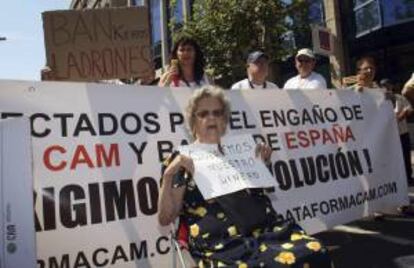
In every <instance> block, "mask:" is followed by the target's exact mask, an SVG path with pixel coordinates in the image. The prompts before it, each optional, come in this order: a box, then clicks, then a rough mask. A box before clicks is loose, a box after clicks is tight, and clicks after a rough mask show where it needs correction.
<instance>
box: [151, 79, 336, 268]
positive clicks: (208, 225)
mask: <svg viewBox="0 0 414 268" xmlns="http://www.w3.org/2000/svg"><path fill="white" fill-rule="evenodd" d="M186 116H187V122H188V123H189V127H190V130H191V134H192V136H193V138H194V143H199V144H213V145H217V146H219V144H220V139H221V137H222V136H223V135H224V133H225V130H226V126H227V123H228V120H229V117H230V104H229V102H228V101H227V99H226V98H225V96H224V92H223V90H222V89H220V88H217V87H212V86H206V87H202V88H201V89H198V90H196V91H195V92H194V94H193V96H192V97H191V99H190V100H189V104H188V106H187V109H186ZM256 154H257V156H260V158H261V159H262V161H265V162H266V161H269V160H270V156H271V148H270V147H269V146H267V145H265V144H259V145H257V147H256ZM192 174H194V164H193V160H192V159H191V158H190V157H187V156H185V155H183V154H180V153H179V152H174V153H173V154H172V155H171V156H170V157H169V158H168V159H167V160H166V161H165V162H164V164H163V175H162V179H161V191H160V196H159V202H158V204H159V205H158V208H159V212H158V219H159V222H160V224H161V225H168V224H171V223H173V222H175V220H176V219H177V218H179V220H180V225H182V224H184V225H185V226H187V230H188V232H187V235H186V236H187V239H188V244H189V251H190V253H191V255H192V257H193V258H194V259H195V261H196V262H198V265H199V267H245V268H246V267H300V268H302V267H306V268H325V267H331V260H330V257H329V256H328V253H327V250H326V249H325V248H324V247H323V246H322V245H321V243H320V242H319V241H317V240H316V239H314V238H313V237H310V236H308V235H306V234H305V232H304V231H303V230H302V229H301V228H300V227H299V226H298V225H297V224H295V223H293V222H291V221H281V220H280V219H278V218H277V216H276V212H275V210H274V209H273V207H272V204H271V201H270V199H269V198H268V196H267V192H266V190H265V189H261V188H255V189H249V190H246V189H245V190H240V191H237V192H234V193H231V194H226V195H223V196H219V197H216V198H213V199H209V200H205V199H204V198H203V196H202V195H201V192H200V190H199V188H198V186H197V184H196V182H195V180H194V179H193V178H192Z"/></svg>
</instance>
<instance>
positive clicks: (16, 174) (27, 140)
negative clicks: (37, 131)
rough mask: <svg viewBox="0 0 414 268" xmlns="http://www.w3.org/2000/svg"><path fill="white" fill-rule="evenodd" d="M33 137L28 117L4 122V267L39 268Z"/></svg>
mask: <svg viewBox="0 0 414 268" xmlns="http://www.w3.org/2000/svg"><path fill="white" fill-rule="evenodd" d="M30 148H31V137H30V127H29V120H28V119H27V118H20V119H9V120H5V121H2V122H0V267H4V268H8V267H35V266H36V247H35V229H34V221H33V197H32V195H33V177H32V161H31V160H32V158H31V151H30Z"/></svg>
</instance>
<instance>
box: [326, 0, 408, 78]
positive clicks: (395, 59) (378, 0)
mask: <svg viewBox="0 0 414 268" xmlns="http://www.w3.org/2000/svg"><path fill="white" fill-rule="evenodd" d="M324 2H325V11H326V14H327V23H326V24H327V26H328V28H329V27H330V28H331V29H332V30H333V31H336V33H338V35H337V41H338V43H339V44H340V46H341V49H340V51H339V53H337V54H338V55H336V56H337V57H339V58H340V60H339V61H340V65H341V71H342V73H343V75H344V76H348V75H352V74H355V62H356V60H357V59H358V58H359V57H361V56H364V55H370V56H373V57H374V58H375V59H376V61H377V65H378V72H377V80H380V79H382V78H391V79H392V80H393V81H395V82H397V83H398V84H399V85H401V84H402V83H403V82H404V81H406V80H408V78H409V77H410V76H411V73H412V72H413V71H414V31H413V30H412V29H413V28H414V1H412V0H393V1H389V0H352V1H351V0H347V1H339V0H325V1H324ZM328 2H329V3H328ZM332 3H334V6H333V7H332ZM334 22H336V25H333V24H334Z"/></svg>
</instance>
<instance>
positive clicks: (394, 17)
mask: <svg viewBox="0 0 414 268" xmlns="http://www.w3.org/2000/svg"><path fill="white" fill-rule="evenodd" d="M381 5H382V10H383V12H382V13H383V16H384V17H383V23H384V26H390V25H394V24H398V23H403V22H406V21H409V20H414V1H413V0H392V1H390V0H381Z"/></svg>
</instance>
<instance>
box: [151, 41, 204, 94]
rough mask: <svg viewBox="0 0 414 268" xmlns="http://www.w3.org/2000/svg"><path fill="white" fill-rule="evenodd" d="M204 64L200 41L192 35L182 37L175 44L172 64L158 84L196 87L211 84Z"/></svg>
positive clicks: (162, 85)
mask: <svg viewBox="0 0 414 268" xmlns="http://www.w3.org/2000/svg"><path fill="white" fill-rule="evenodd" d="M204 64H205V63H204V55H203V52H202V51H201V48H200V46H199V45H198V43H197V42H196V41H195V40H194V39H192V38H190V37H185V36H184V37H181V38H180V39H178V41H177V42H176V43H175V44H174V47H173V50H172V52H171V62H170V66H169V68H168V70H167V71H166V72H165V73H164V74H163V75H162V76H161V79H160V82H159V83H158V85H159V86H161V87H168V86H170V87H190V88H196V87H200V86H202V85H206V84H209V81H208V78H207V77H206V75H205V74H204Z"/></svg>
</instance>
